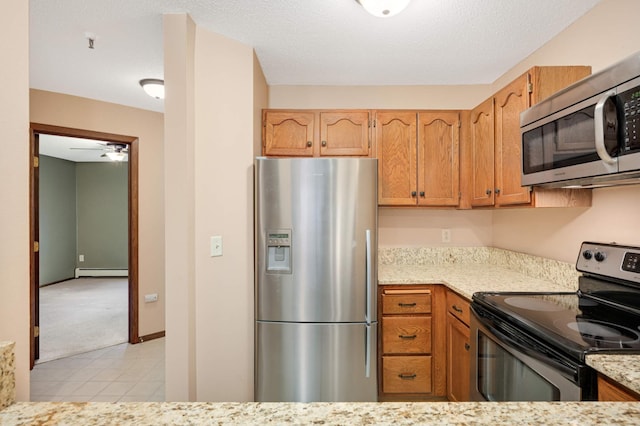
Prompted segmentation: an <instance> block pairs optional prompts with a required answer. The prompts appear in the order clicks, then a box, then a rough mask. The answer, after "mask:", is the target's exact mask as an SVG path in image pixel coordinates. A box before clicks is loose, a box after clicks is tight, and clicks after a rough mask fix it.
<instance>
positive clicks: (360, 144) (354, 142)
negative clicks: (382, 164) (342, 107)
mask: <svg viewBox="0 0 640 426" xmlns="http://www.w3.org/2000/svg"><path fill="white" fill-rule="evenodd" d="M369 147H370V143H369V112H368V111H336V112H321V113H320V155H321V156H323V155H324V156H347V155H351V156H364V157H366V156H368V155H369Z"/></svg>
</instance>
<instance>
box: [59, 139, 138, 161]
mask: <svg viewBox="0 0 640 426" xmlns="http://www.w3.org/2000/svg"><path fill="white" fill-rule="evenodd" d="M96 144H97V145H101V146H100V147H96V148H90V147H71V148H69V149H75V150H84V151H104V153H103V154H102V155H101V156H100V157H108V158H109V159H110V160H111V161H124V160H125V159H126V158H127V154H129V146H128V145H127V144H123V143H117V142H96Z"/></svg>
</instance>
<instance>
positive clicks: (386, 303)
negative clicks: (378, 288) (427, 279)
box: [382, 289, 431, 314]
mask: <svg viewBox="0 0 640 426" xmlns="http://www.w3.org/2000/svg"><path fill="white" fill-rule="evenodd" d="M430 312H431V290H427V289H423V290H415V289H414V290H401V289H389V290H384V291H383V292H382V313H383V314H428V313H430Z"/></svg>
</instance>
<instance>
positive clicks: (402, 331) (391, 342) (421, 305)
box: [378, 285, 447, 401]
mask: <svg viewBox="0 0 640 426" xmlns="http://www.w3.org/2000/svg"><path fill="white" fill-rule="evenodd" d="M378 296H379V297H378V312H379V313H380V325H379V327H380V332H379V333H378V335H379V340H378V353H379V362H378V365H379V370H378V377H379V380H378V383H379V386H378V393H379V399H380V401H400V400H412V401H414V400H444V399H445V398H446V393H447V384H446V371H445V370H446V353H445V343H446V336H445V333H446V329H445V321H446V310H445V301H446V299H445V288H444V286H442V285H385V286H380V287H379V295H378Z"/></svg>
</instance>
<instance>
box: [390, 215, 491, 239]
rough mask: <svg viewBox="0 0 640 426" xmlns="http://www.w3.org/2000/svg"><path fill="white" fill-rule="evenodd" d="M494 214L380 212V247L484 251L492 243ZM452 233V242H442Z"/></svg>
mask: <svg viewBox="0 0 640 426" xmlns="http://www.w3.org/2000/svg"><path fill="white" fill-rule="evenodd" d="M492 222H493V214H492V212H491V211H490V210H478V211H475V210H474V211H470V210H452V209H449V210H431V209H423V208H390V207H380V208H379V209H378V246H379V247H439V246H443V247H483V246H490V245H491V243H492ZM443 229H448V230H449V231H450V235H451V242H449V243H445V242H442V230H443Z"/></svg>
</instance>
